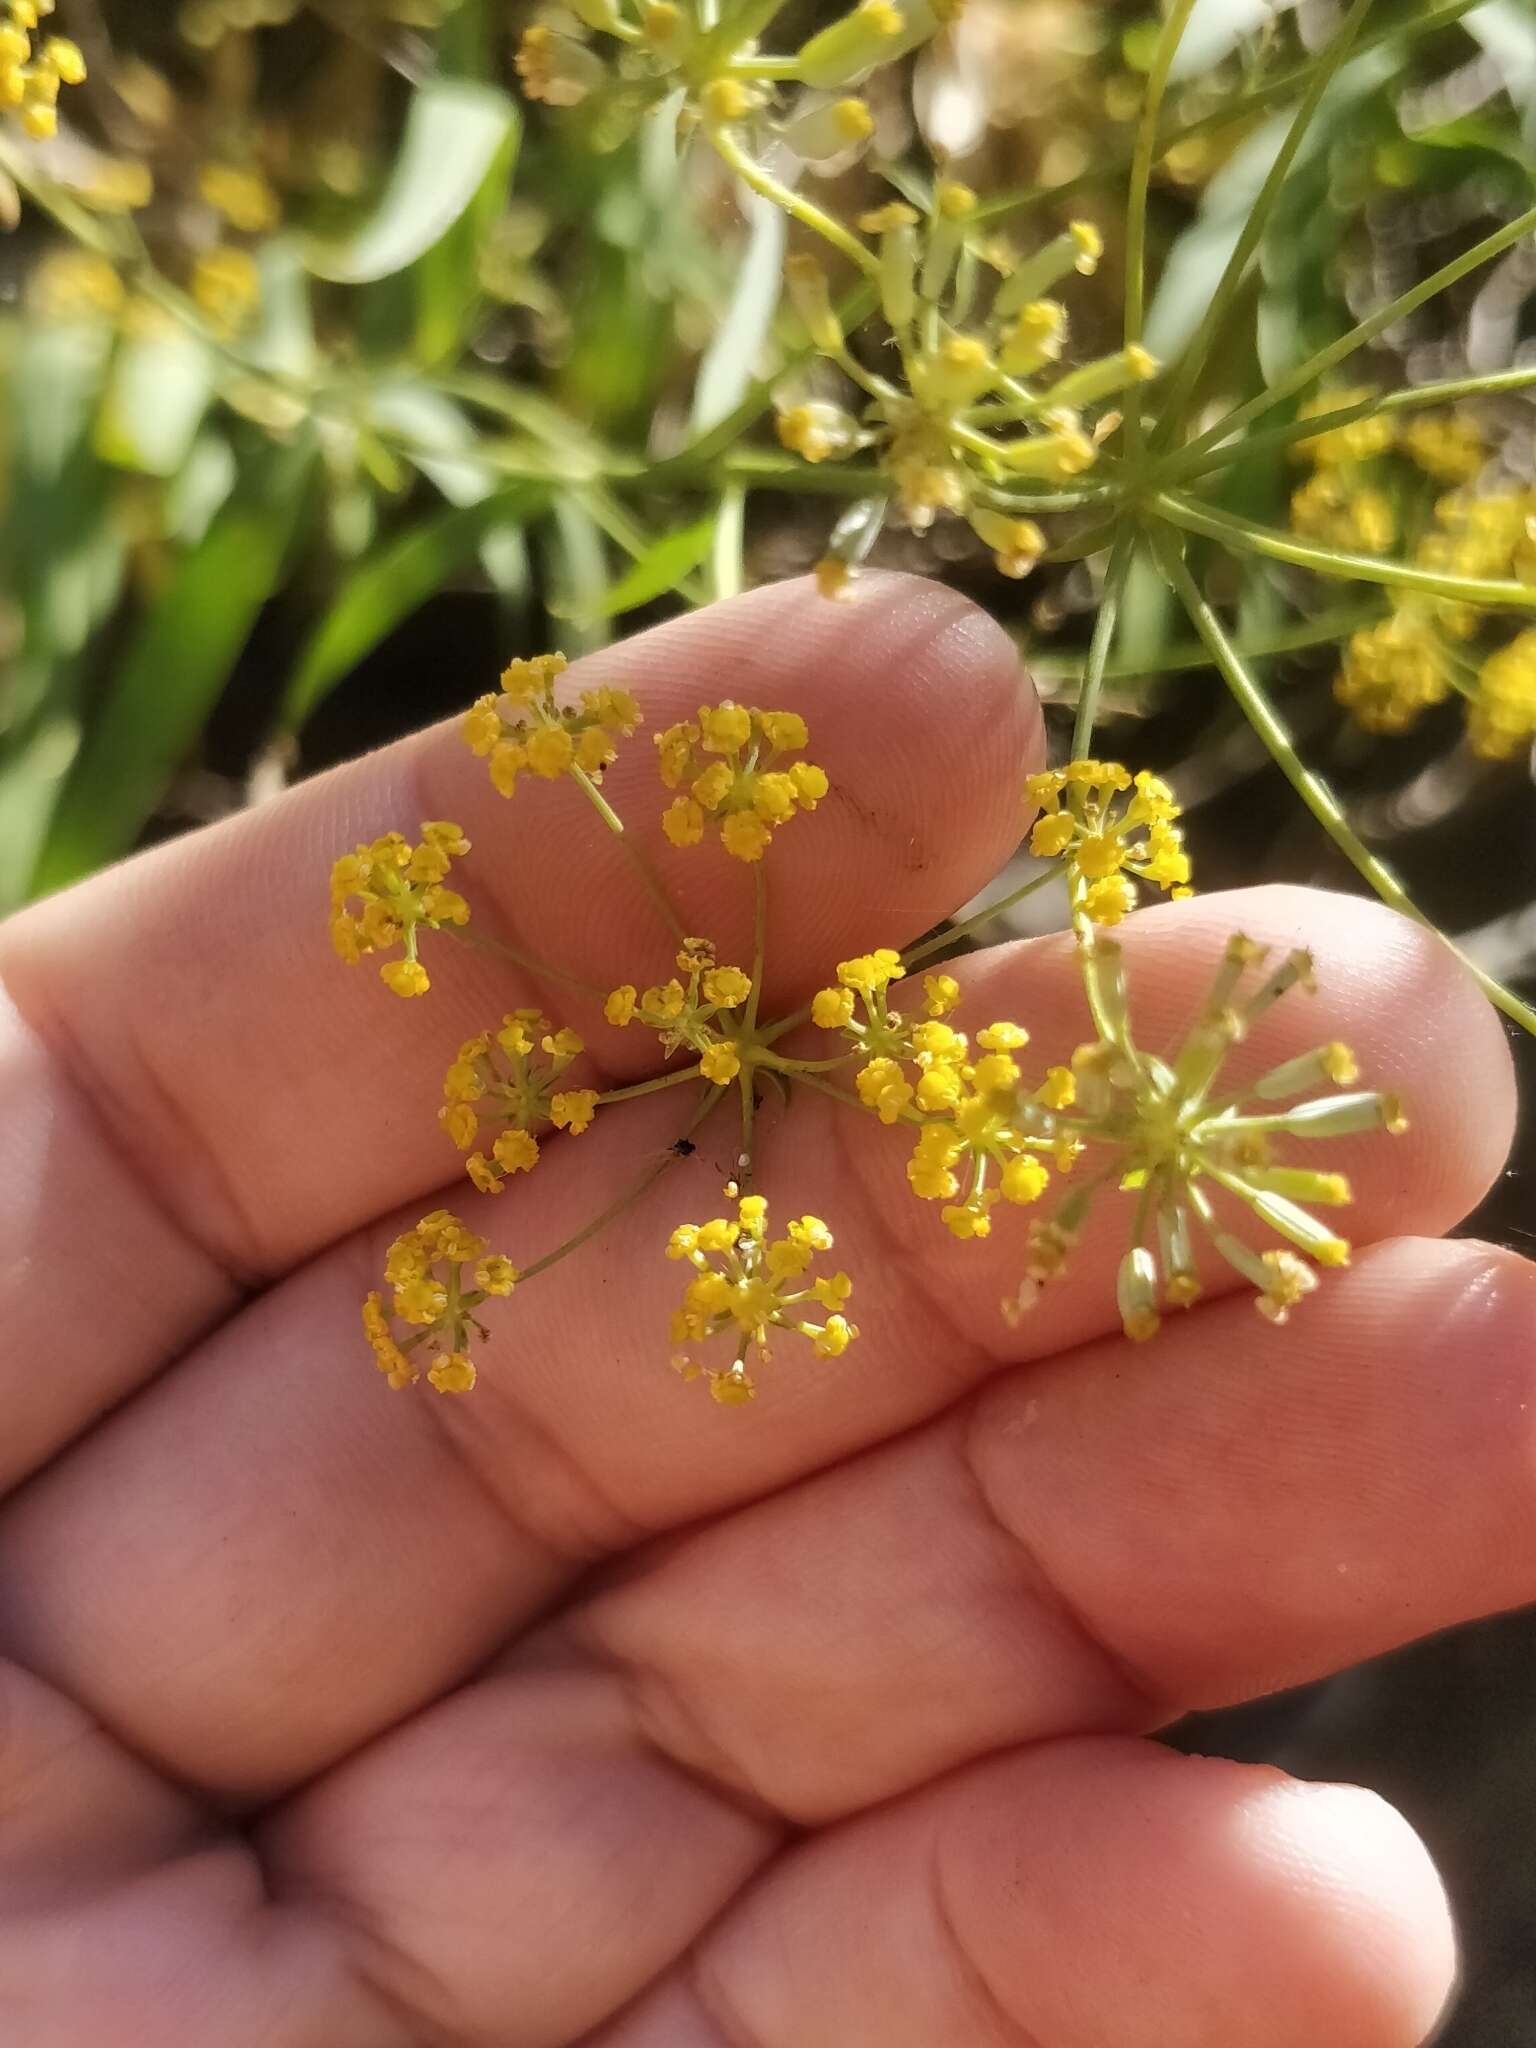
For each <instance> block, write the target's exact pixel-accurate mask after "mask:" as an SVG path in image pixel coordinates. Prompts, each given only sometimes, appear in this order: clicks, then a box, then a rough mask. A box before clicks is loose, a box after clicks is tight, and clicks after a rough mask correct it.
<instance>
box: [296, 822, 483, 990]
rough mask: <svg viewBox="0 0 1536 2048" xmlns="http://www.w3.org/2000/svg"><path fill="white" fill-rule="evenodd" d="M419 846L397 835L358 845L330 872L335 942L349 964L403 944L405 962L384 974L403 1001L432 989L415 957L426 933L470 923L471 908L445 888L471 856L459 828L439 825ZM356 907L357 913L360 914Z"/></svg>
mask: <svg viewBox="0 0 1536 2048" xmlns="http://www.w3.org/2000/svg"><path fill="white" fill-rule="evenodd" d="M421 835H422V836H421V841H420V843H419V844H418V845H416V846H412V845H411V844H410V842H409V841H408V840H407V839H405V838H404V837H402V835H401V834H400V833H398V832H387V833H386V834H385V835H384V836H383V838H381V839H375V840H374V841H373V842H372V844H371V845H368V844H363V845H359V846H358V847H357V848H356V849H355V850H354V851H353V852H351V853H346V854H343V855H342V856H341V858H340V859H339V860H337V861H335V862H334V863H333V864H332V867H331V916H330V932H331V943H332V945H333V947H334V948H335V950H336V953H337V955H338V956H339V958H341V959H342V960H345V961H346V962H348V964H349V965H350V964H354V963H355V962H357V961H358V960H361V959H362V957H363V955H364V954H365V953H373V952H382V951H384V950H386V949H387V948H391V947H393V946H396V945H399V946H402V947H403V948H404V953H405V957H404V958H403V959H400V960H388V961H386V962H384V964H383V965H382V966H381V967H380V969H379V974H380V977H381V978H382V980H383V982H384V984H385V986H386V987H387V988H390V989H393V990H394V992H395V994H396V995H399V996H419V995H425V994H426V992H427V990H428V988H430V986H431V982H430V979H429V977H428V975H427V971H426V969H425V968H424V967H423V966H422V964H421V962H420V961H419V960H418V959H417V957H416V949H417V944H418V939H419V934H420V933H421V932H422V931H423V930H427V931H440V930H442V929H443V928H444V926H448V925H454V926H460V925H465V924H468V922H469V905H468V904H467V903H466V902H465V901H464V898H463V897H462V896H460V895H459V894H458V893H457V892H456V891H455V890H452V889H447V888H445V887H444V886H443V877H444V876H445V875H446V874H447V873H448V871H449V869H450V867H451V865H452V863H453V861H454V860H456V859H457V858H459V856H460V855H462V854H465V853H468V851H469V841H468V840H467V839H466V838H465V837H464V834H463V833H462V832H461V831H460V829H459V827H458V826H457V825H454V824H449V823H448V822H446V821H442V820H439V821H437V822H435V823H428V824H425V825H423V826H422V828H421ZM354 906H356V907H354Z"/></svg>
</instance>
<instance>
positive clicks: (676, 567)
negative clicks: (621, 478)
mask: <svg viewBox="0 0 1536 2048" xmlns="http://www.w3.org/2000/svg"><path fill="white" fill-rule="evenodd" d="M714 538H715V515H714V513H713V512H711V513H710V514H708V516H707V517H706V518H703V519H697V520H695V521H694V523H693V525H692V526H679V527H676V528H675V529H674V530H673V531H672V532H671V533H664V534H662V536H661V537H660V539H659V540H656V541H653V542H652V544H651V545H650V546H649V547H648V548H647V549H646V550H645V551H644V553H643V554H641V555H639V556H638V557H637V558H636V560H635V561H633V562H632V563H631V564H630V566H629V568H628V569H626V570H625V572H624V574H623V575H622V576H621V577H620V578H619V579H618V581H617V582H616V583H611V584H609V586H608V588H607V589H606V590H605V591H603V592H602V593H601V595H600V596H598V597H597V598H596V600H595V602H594V603H593V604H592V606H591V608H590V610H589V609H588V608H587V607H585V606H583V607H582V613H581V615H582V616H583V617H584V618H595V619H614V618H617V617H618V616H619V614H620V613H621V612H632V611H635V610H637V609H638V607H639V606H641V605H643V604H649V603H650V602H651V600H652V598H655V597H662V596H664V595H665V593H666V592H667V591H669V590H676V588H677V586H678V585H679V584H680V583H681V582H683V581H684V579H685V578H686V577H689V576H691V575H692V574H693V572H694V570H695V569H697V568H698V566H699V564H700V563H701V562H702V561H704V560H705V559H706V558H707V557H708V554H709V551H710V548H711V547H712V546H713V544H714Z"/></svg>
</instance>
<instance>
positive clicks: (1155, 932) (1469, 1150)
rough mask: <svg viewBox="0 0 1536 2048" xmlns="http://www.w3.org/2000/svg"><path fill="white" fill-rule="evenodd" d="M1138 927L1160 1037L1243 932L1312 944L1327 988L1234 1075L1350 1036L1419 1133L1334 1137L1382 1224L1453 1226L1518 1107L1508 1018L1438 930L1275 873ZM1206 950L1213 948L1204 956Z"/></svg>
mask: <svg viewBox="0 0 1536 2048" xmlns="http://www.w3.org/2000/svg"><path fill="white" fill-rule="evenodd" d="M1126 931H1127V934H1128V945H1127V959H1128V962H1129V967H1130V974H1131V989H1132V997H1133V1001H1134V1002H1135V1003H1136V1004H1137V1005H1138V1009H1139V1014H1140V1016H1142V1017H1147V1018H1150V1019H1151V1020H1152V1021H1153V1023H1154V1025H1155V1027H1156V1029H1154V1031H1153V1033H1152V1035H1151V1036H1150V1038H1149V1040H1148V1042H1149V1043H1151V1044H1153V1045H1158V1044H1159V1043H1160V1042H1161V1041H1160V1039H1159V1037H1158V1035H1157V1031H1158V1030H1161V1031H1162V1032H1163V1033H1165V1034H1167V1033H1171V1032H1172V1030H1173V1029H1174V1028H1175V1027H1177V1028H1182V1027H1183V1025H1185V1024H1186V1023H1187V1022H1188V1021H1189V1020H1190V1016H1191V1013H1192V1009H1193V1006H1194V1004H1195V1003H1196V1002H1198V1000H1199V996H1200V993H1201V991H1202V990H1203V988H1204V986H1205V978H1206V975H1207V973H1208V972H1209V969H1208V968H1207V966H1206V965H1205V964H1204V959H1205V958H1209V960H1210V961H1211V962H1212V963H1213V964H1214V960H1215V958H1216V954H1217V949H1218V947H1219V946H1220V944H1221V943H1222V942H1223V941H1224V940H1225V938H1226V937H1227V936H1228V935H1229V934H1230V933H1231V932H1233V931H1242V932H1244V933H1245V934H1247V935H1248V936H1249V937H1251V938H1254V939H1257V940H1259V941H1260V942H1262V943H1264V944H1266V945H1268V946H1270V947H1271V948H1272V949H1274V951H1275V952H1276V953H1279V952H1280V951H1281V950H1283V949H1284V948H1287V947H1297V948H1301V949H1303V950H1305V951H1306V952H1308V953H1309V954H1310V955H1311V956H1312V960H1313V963H1314V978H1315V983H1316V991H1317V992H1316V995H1315V996H1314V997H1313V998H1312V999H1311V1001H1310V1002H1308V1000H1307V999H1306V998H1305V997H1301V996H1297V995H1292V996H1288V997H1287V998H1286V1000H1285V1001H1284V1002H1282V1003H1280V1004H1277V1005H1276V1007H1275V1009H1274V1010H1273V1011H1271V1012H1270V1014H1269V1016H1267V1017H1266V1018H1265V1020H1264V1023H1263V1027H1262V1030H1261V1031H1258V1032H1256V1033H1255V1034H1254V1041H1253V1043H1252V1045H1251V1046H1242V1047H1239V1048H1238V1050H1237V1051H1236V1053H1235V1054H1234V1055H1233V1060H1232V1065H1231V1070H1230V1071H1231V1072H1232V1073H1234V1074H1236V1075H1241V1074H1245V1073H1253V1072H1257V1071H1259V1070H1261V1069H1262V1068H1264V1067H1266V1066H1268V1065H1270V1064H1272V1063H1273V1062H1275V1061H1277V1060H1279V1059H1282V1058H1284V1057H1286V1056H1287V1055H1288V1054H1289V1053H1290V1052H1297V1051H1301V1050H1302V1049H1303V1047H1304V1045H1305V1044H1308V1043H1312V1042H1315V1041H1317V1040H1320V1039H1328V1038H1331V1037H1335V1036H1336V1037H1339V1038H1342V1039H1344V1040H1346V1041H1347V1042H1348V1045H1349V1047H1350V1050H1351V1051H1352V1052H1353V1053H1354V1055H1355V1057H1356V1060H1357V1063H1358V1065H1359V1069H1360V1076H1361V1080H1360V1085H1361V1086H1362V1087H1368V1088H1379V1089H1381V1090H1382V1091H1384V1092H1386V1093H1389V1094H1395V1095H1396V1096H1398V1097H1399V1098H1400V1099H1401V1102H1402V1105H1403V1109H1404V1113H1405V1115H1406V1118H1407V1130H1406V1132H1405V1134H1404V1135H1403V1136H1402V1137H1401V1138H1400V1139H1398V1140H1397V1143H1396V1149H1395V1150H1394V1151H1393V1152H1392V1154H1391V1156H1390V1159H1387V1160H1385V1162H1384V1158H1383V1148H1382V1146H1381V1145H1380V1143H1379V1142H1378V1141H1377V1140H1376V1139H1375V1138H1374V1137H1371V1138H1364V1139H1350V1140H1346V1141H1344V1143H1342V1144H1341V1145H1337V1146H1335V1147H1333V1148H1331V1149H1332V1150H1333V1151H1335V1152H1336V1153H1337V1160H1338V1165H1339V1166H1340V1168H1341V1169H1343V1170H1345V1171H1347V1172H1352V1173H1358V1177H1359V1180H1360V1183H1361V1186H1362V1187H1363V1188H1367V1189H1369V1190H1371V1202H1372V1206H1373V1209H1374V1210H1376V1211H1379V1213H1373V1216H1372V1219H1371V1228H1372V1232H1373V1234H1375V1235H1378V1236H1385V1235H1388V1234H1391V1233H1393V1232H1401V1231H1413V1232H1415V1233H1417V1234H1419V1235H1423V1236H1432V1235H1433V1234H1435V1233H1436V1232H1437V1231H1443V1230H1448V1229H1450V1228H1451V1227H1452V1226H1453V1225H1454V1224H1456V1223H1459V1222H1460V1221H1461V1219H1462V1218H1463V1217H1464V1216H1465V1215H1466V1214H1467V1213H1468V1212H1469V1210H1471V1209H1473V1208H1475V1207H1476V1205H1477V1203H1478V1202H1479V1201H1480V1200H1481V1199H1482V1197H1483V1196H1484V1195H1485V1194H1486V1193H1487V1191H1488V1189H1489V1187H1490V1186H1491V1185H1492V1184H1493V1182H1494V1181H1495V1180H1497V1178H1498V1176H1499V1174H1500V1172H1501V1171H1502V1169H1503V1166H1504V1162H1505V1159H1506V1157H1507V1155H1508V1151H1509V1147H1510V1143H1511V1140H1512V1138H1513V1136H1514V1129H1515V1110H1516V1101H1515V1080H1514V1065H1513V1062H1512V1060H1511V1058H1510V1052H1509V1046H1508V1042H1507V1037H1506V1030H1505V1026H1504V1024H1503V1022H1502V1020H1501V1019H1500V1017H1499V1015H1498V1013H1497V1012H1496V1011H1495V1010H1494V1008H1493V1006H1492V1004H1491V1003H1490V1002H1489V1001H1488V999H1487V997H1486V996H1485V995H1484V994H1483V992H1482V990H1481V988H1480V987H1479V986H1478V984H1477V982H1476V980H1475V979H1474V977H1473V975H1472V974H1471V972H1470V971H1469V969H1468V968H1467V967H1466V965H1465V964H1464V963H1463V962H1462V961H1461V960H1460V959H1459V958H1458V957H1457V955H1456V954H1455V953H1454V952H1453V951H1452V949H1451V947H1450V946H1449V945H1447V944H1446V943H1445V941H1444V940H1443V939H1441V938H1440V937H1439V936H1438V935H1437V934H1436V933H1435V932H1434V931H1433V930H1430V929H1429V928H1427V927H1425V926H1422V925H1419V924H1416V923H1415V922H1414V921H1413V920H1412V919H1411V918H1408V917H1405V916H1403V915H1402V914H1401V913H1399V912H1398V911H1396V910H1392V909H1389V908H1388V907H1387V906H1386V905H1385V904H1382V903H1378V902H1377V901H1376V900H1375V899H1374V898H1371V897H1361V896H1354V895H1344V894H1339V893H1335V892H1332V891H1326V890H1319V889H1308V888H1302V887H1300V886H1297V885H1295V884H1290V883H1269V884H1266V885H1264V886H1262V887H1259V888H1253V889H1243V890H1239V891H1233V892H1231V893H1228V894H1223V895H1218V896H1211V897H1196V898H1194V899H1193V901H1191V902H1188V903H1183V904H1163V905H1158V906H1155V907H1152V908H1149V909H1147V910H1146V911H1144V912H1141V913H1139V914H1138V915H1137V916H1136V917H1135V918H1133V919H1132V920H1131V921H1130V923H1129V924H1128V926H1127V927H1126ZM1195 947H1198V948H1199V951H1200V954H1201V955H1202V960H1201V961H1199V962H1197V963H1196V964H1195V966H1194V967H1193V968H1192V967H1191V964H1190V955H1191V951H1192V950H1193V949H1194V948H1195ZM1169 1042H1171V1038H1170V1039H1169Z"/></svg>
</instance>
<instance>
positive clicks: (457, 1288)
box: [363, 1209, 517, 1394]
mask: <svg viewBox="0 0 1536 2048" xmlns="http://www.w3.org/2000/svg"><path fill="white" fill-rule="evenodd" d="M466 1273H468V1275H469V1277H468V1278H466ZM384 1278H385V1283H386V1285H388V1286H389V1287H390V1288H391V1289H392V1296H391V1305H390V1309H389V1310H386V1309H385V1306H384V1299H383V1296H382V1295H381V1294H379V1293H372V1294H370V1295H369V1296H368V1297H367V1299H366V1300H365V1301H364V1303H363V1334H364V1336H365V1337H366V1338H367V1340H368V1345H369V1348H370V1350H371V1351H372V1352H373V1355H374V1361H375V1363H376V1364H377V1366H378V1368H379V1370H380V1372H382V1373H383V1374H384V1375H385V1376H386V1378H387V1379H388V1381H389V1384H390V1385H391V1386H392V1387H407V1386H409V1385H410V1384H411V1383H412V1381H414V1380H416V1379H418V1378H419V1377H420V1371H419V1367H418V1366H417V1365H416V1364H415V1363H414V1362H413V1361H412V1358H411V1356H410V1353H411V1352H413V1351H415V1350H417V1349H418V1348H419V1347H420V1348H422V1350H423V1356H424V1357H425V1358H426V1359H427V1360H428V1361H429V1363H428V1365H427V1381H428V1384H429V1385H430V1386H432V1387H433V1388H435V1390H436V1391H437V1392H438V1393H440V1394H467V1393H468V1392H469V1391H470V1390H471V1388H472V1387H473V1386H474V1384H475V1367H474V1364H473V1361H472V1360H471V1358H470V1356H469V1334H470V1332H471V1331H474V1332H475V1333H476V1334H477V1335H479V1336H480V1337H482V1338H483V1337H484V1336H485V1334H486V1333H485V1329H484V1327H483V1325H482V1324H481V1323H480V1321H479V1319H478V1317H477V1316H476V1314H475V1310H476V1309H477V1308H478V1307H479V1306H480V1304H481V1302H482V1301H484V1300H486V1299H487V1298H488V1297H493V1296H503V1295H508V1294H510V1293H511V1292H512V1289H513V1288H514V1286H515V1285H516V1284H517V1269H516V1268H515V1267H514V1266H513V1264H512V1262H511V1260H510V1259H508V1258H505V1257H503V1255H502V1254H501V1253H500V1252H490V1251H488V1250H487V1247H486V1242H485V1239H484V1238H483V1237H479V1236H477V1235H476V1234H475V1232H474V1231H472V1230H469V1229H467V1228H466V1226H465V1225H464V1224H463V1223H461V1222H460V1221H459V1219H458V1217H456V1216H453V1215H451V1214H450V1213H449V1212H448V1210H446V1209H434V1210H433V1211H432V1213H431V1214H430V1215H429V1216H424V1217H423V1218H422V1220H421V1221H420V1223H418V1224H417V1225H416V1228H415V1229H414V1230H407V1231H405V1232H403V1233H402V1234H401V1235H400V1236H399V1237H397V1238H396V1239H395V1241H394V1243H393V1244H392V1245H391V1246H390V1247H389V1251H388V1253H387V1255H386V1258H385V1262H384ZM392 1316H393V1317H394V1318H395V1319H397V1320H399V1321H400V1322H403V1323H404V1324H406V1326H407V1327H408V1328H409V1330H410V1332H411V1334H410V1336H409V1337H408V1339H407V1340H406V1342H405V1343H404V1344H403V1345H402V1344H401V1343H400V1342H398V1341H397V1339H396V1337H395V1335H394V1332H393V1330H392V1329H391V1327H390V1325H391V1317H392Z"/></svg>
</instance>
